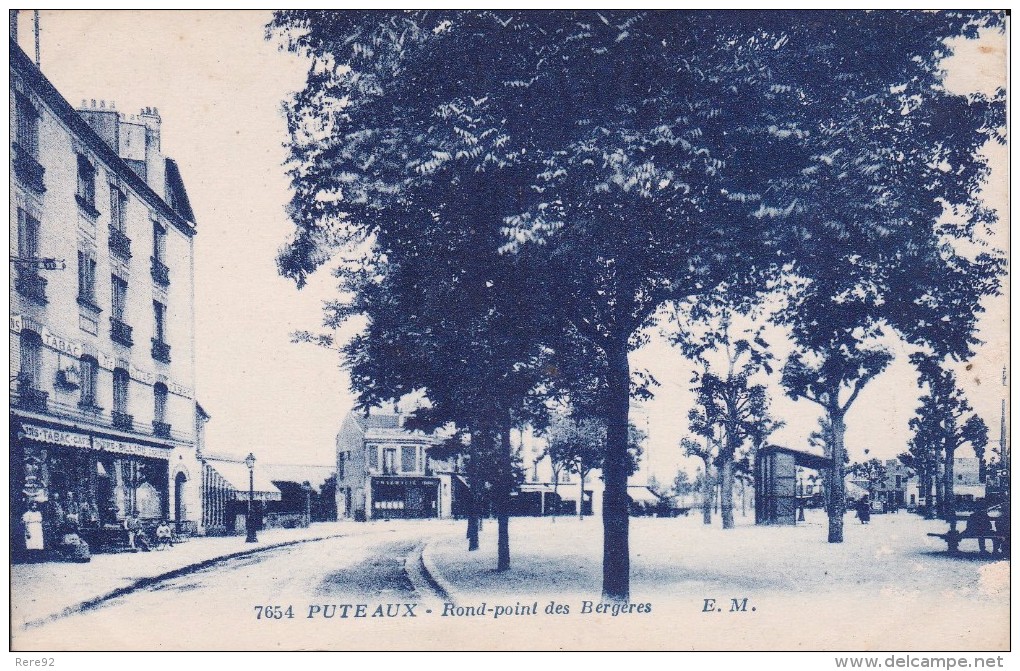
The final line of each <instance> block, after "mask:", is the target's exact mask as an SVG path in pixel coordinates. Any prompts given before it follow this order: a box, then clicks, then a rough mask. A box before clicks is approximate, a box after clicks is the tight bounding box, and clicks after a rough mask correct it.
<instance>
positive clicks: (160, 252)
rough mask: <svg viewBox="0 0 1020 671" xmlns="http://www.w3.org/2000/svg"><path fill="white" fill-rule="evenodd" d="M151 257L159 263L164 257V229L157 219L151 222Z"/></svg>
mask: <svg viewBox="0 0 1020 671" xmlns="http://www.w3.org/2000/svg"><path fill="white" fill-rule="evenodd" d="M152 258H153V260H155V261H158V262H159V263H163V260H164V258H166V229H165V228H164V227H163V225H162V224H160V223H159V222H158V221H154V222H152Z"/></svg>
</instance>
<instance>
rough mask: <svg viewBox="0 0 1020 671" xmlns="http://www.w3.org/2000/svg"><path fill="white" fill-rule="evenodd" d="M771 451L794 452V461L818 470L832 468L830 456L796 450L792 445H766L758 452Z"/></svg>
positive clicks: (799, 464)
mask: <svg viewBox="0 0 1020 671" xmlns="http://www.w3.org/2000/svg"><path fill="white" fill-rule="evenodd" d="M769 452H785V453H786V454H792V455H793V462H794V463H795V464H796V465H798V466H805V467H807V468H813V469H816V470H819V469H823V468H830V467H831V466H832V459H829V458H828V457H823V456H822V455H820V454H814V453H812V452H805V451H803V450H795V449H793V448H792V447H783V446H782V445H766V446H765V447H762V448H761V449H759V450H758V454H766V453H769Z"/></svg>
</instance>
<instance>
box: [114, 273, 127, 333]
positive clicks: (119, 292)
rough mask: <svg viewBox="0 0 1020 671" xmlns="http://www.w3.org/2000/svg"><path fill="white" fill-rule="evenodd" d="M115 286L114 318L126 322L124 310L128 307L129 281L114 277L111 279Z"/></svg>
mask: <svg viewBox="0 0 1020 671" xmlns="http://www.w3.org/2000/svg"><path fill="white" fill-rule="evenodd" d="M111 281H112V286H113V300H112V303H113V306H112V307H113V318H114V319H116V320H117V321H121V322H122V321H124V310H125V308H126V307H127V288H128V283H127V280H125V279H123V278H120V277H117V276H116V275H113V276H112V277H111Z"/></svg>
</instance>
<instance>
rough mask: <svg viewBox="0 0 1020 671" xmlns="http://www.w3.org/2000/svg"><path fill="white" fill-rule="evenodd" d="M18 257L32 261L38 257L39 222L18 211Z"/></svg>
mask: <svg viewBox="0 0 1020 671" xmlns="http://www.w3.org/2000/svg"><path fill="white" fill-rule="evenodd" d="M18 256H20V257H21V258H23V259H34V258H37V257H38V256H39V220H38V219H36V218H35V217H33V216H32V215H30V214H29V213H28V212H25V211H24V210H22V209H19V210H18Z"/></svg>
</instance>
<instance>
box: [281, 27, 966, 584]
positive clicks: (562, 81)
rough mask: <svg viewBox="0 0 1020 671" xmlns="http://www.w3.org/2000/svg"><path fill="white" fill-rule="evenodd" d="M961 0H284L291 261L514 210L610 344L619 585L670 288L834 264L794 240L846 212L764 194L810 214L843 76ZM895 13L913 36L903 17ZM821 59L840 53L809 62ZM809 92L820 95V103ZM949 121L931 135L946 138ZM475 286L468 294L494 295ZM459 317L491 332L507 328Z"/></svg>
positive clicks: (567, 311) (612, 579) (893, 48)
mask: <svg viewBox="0 0 1020 671" xmlns="http://www.w3.org/2000/svg"><path fill="white" fill-rule="evenodd" d="M887 16H890V17H892V18H886V17H887ZM958 16H962V15H957V14H954V15H952V17H954V18H953V19H952V20H951V21H944V20H943V19H942V17H941V15H940V16H939V17H936V18H932V19H930V20H929V19H928V18H927V17H925V16H923V15H922V13H920V12H917V13H914V14H909V13H908V14H903V15H900V14H897V15H887V13H873V14H872V15H867V14H855V15H853V17H854V19H853V20H849V19H848V18H847V16H845V15H843V14H840V15H824V14H805V15H798V14H789V13H774V14H757V13H756V14H754V15H750V16H749V15H748V14H746V13H743V14H742V13H731V12H698V13H687V12H668V13H666V12H662V13H640V12H638V13H635V12H555V13H553V12H545V13H541V12H524V11H518V12H404V13H399V14H398V13H370V14H362V13H354V12H343V13H332V14H327V13H313V12H297V11H286V12H279V13H277V15H276V16H275V18H274V23H273V29H275V30H276V31H277V32H280V33H282V34H283V35H284V36H285V37H287V38H289V41H288V43H287V46H288V47H289V48H291V49H292V50H295V51H299V52H301V53H304V54H306V55H308V56H309V57H310V59H311V60H312V67H311V68H310V71H309V77H308V83H307V86H306V88H305V90H304V91H301V92H299V93H298V94H296V95H295V96H294V98H293V99H292V100H291V101H290V103H289V105H288V109H287V111H288V122H289V125H290V129H291V135H292V143H291V154H292V163H291V170H290V175H291V178H292V185H293V189H294V198H293V200H292V203H291V213H290V214H291V218H292V220H293V221H294V223H295V227H296V231H295V235H294V238H293V240H292V241H291V243H290V244H289V245H288V246H287V248H285V250H284V251H283V253H282V254H281V257H280V261H281V269H282V271H283V272H284V273H285V274H287V275H289V276H292V277H295V278H296V279H297V280H298V282H299V283H300V282H301V281H303V278H304V277H305V276H306V275H307V274H308V273H309V272H312V271H313V270H314V269H315V268H316V267H317V266H318V265H319V264H321V263H323V262H324V261H325V259H326V258H328V251H326V250H329V249H331V248H335V247H336V246H346V247H347V248H348V249H349V250H350V249H359V248H361V247H363V246H364V245H366V244H367V245H372V246H373V248H374V249H376V250H378V254H377V260H378V261H380V263H384V262H388V260H389V255H390V253H391V252H394V251H396V250H398V249H400V248H401V247H402V246H404V245H415V244H417V243H418V242H419V241H420V239H421V238H422V237H423V236H425V235H427V234H428V232H429V229H428V225H429V221H430V220H431V218H433V217H436V218H438V219H439V220H440V221H441V222H444V223H450V224H451V226H455V230H457V229H462V230H470V229H471V227H472V226H479V227H480V228H481V230H482V231H483V232H486V234H487V233H488V232H491V231H492V227H493V223H492V222H500V226H501V228H502V230H501V231H500V232H501V233H502V234H503V236H504V240H503V243H504V244H503V245H502V246H500V247H499V248H498V251H501V252H503V253H504V254H509V255H515V256H516V255H520V254H521V253H524V252H527V251H528V250H531V251H533V252H534V253H535V254H536V255H538V256H540V257H541V261H540V262H539V263H537V264H532V263H528V264H526V267H527V268H528V269H530V270H533V271H534V270H535V269H536V268H541V269H542V271H544V272H545V273H546V275H545V278H546V279H545V281H544V282H540V283H538V284H539V286H543V287H548V288H550V289H551V290H552V292H553V293H554V295H555V296H556V297H557V302H556V311H555V316H556V317H557V319H559V320H560V321H561V322H562V326H561V328H560V329H559V331H560V332H563V331H569V332H570V333H571V334H572V335H574V336H576V338H577V340H578V341H579V342H582V343H583V344H584V346H585V347H586V348H587V349H588V350H589V351H591V352H592V353H594V355H595V356H594V358H593V359H592V360H591V361H590V365H591V371H590V375H591V377H592V378H593V379H595V380H597V381H598V384H599V387H600V388H602V389H604V391H605V393H604V394H602V395H601V396H600V408H599V415H600V416H601V418H602V420H603V421H604V424H605V426H606V430H607V440H606V448H605V459H604V469H603V473H604V477H605V481H606V489H605V497H604V505H603V524H604V533H603V540H604V545H603V593H604V596H605V598H607V599H612V600H626V599H627V598H628V596H629V533H628V516H627V507H628V500H627V495H626V473H627V470H628V467H627V462H628V456H627V454H628V442H629V441H628V427H629V403H630V393H631V383H632V379H631V378H632V375H631V369H630V361H629V353H630V351H631V350H632V349H633V348H635V347H637V346H639V345H640V344H641V342H642V336H641V333H642V331H643V329H645V328H646V327H647V326H649V325H650V324H651V322H652V321H653V320H654V317H655V315H656V313H657V311H658V310H659V308H660V307H661V306H662V305H663V304H664V303H666V302H669V301H673V300H686V299H688V298H689V297H692V296H693V297H697V296H704V295H709V294H711V292H712V291H713V290H714V289H715V287H717V286H719V285H720V284H721V283H727V286H729V287H730V290H731V291H738V290H739V291H744V290H747V291H754V290H755V288H756V287H757V288H761V287H760V286H757V285H759V284H760V281H759V280H760V279H761V278H765V277H768V276H770V275H771V274H773V273H774V272H775V271H776V270H778V269H780V268H784V267H786V265H787V264H794V266H795V267H794V268H793V269H792V271H793V272H795V273H797V274H799V275H800V276H803V277H808V278H814V277H816V276H817V275H818V272H817V271H818V268H819V267H824V266H825V263H824V262H820V263H819V264H818V265H817V266H816V265H814V263H813V262H804V261H805V260H804V259H802V258H800V257H802V256H804V255H807V256H810V255H812V254H816V253H817V250H816V249H815V248H810V249H807V250H802V249H801V247H800V246H798V244H797V243H799V242H803V241H804V239H805V238H804V235H803V234H804V232H805V231H809V233H810V234H811V235H812V236H813V237H812V238H811V239H812V240H814V241H816V243H817V244H820V245H822V247H821V249H823V250H824V241H825V240H826V239H827V238H828V237H832V236H833V235H838V234H839V231H835V229H831V228H826V226H827V220H823V221H822V222H819V224H813V225H811V226H805V225H804V223H803V222H802V221H801V220H800V219H797V220H796V221H792V220H791V221H784V220H781V217H772V216H771V215H772V213H779V214H783V213H785V212H787V211H788V210H789V212H790V213H791V214H796V215H798V217H799V216H800V215H801V214H803V212H805V211H806V210H805V209H804V208H801V207H800V206H799V205H798V202H796V201H797V196H791V195H790V194H794V193H800V192H801V191H803V190H805V188H807V193H808V194H809V195H810V194H812V193H815V192H817V191H820V190H823V189H821V188H818V189H816V190H815V192H812V191H810V188H811V187H812V181H811V180H813V179H814V180H815V181H817V179H815V178H814V177H812V176H811V174H810V173H805V172H804V171H805V170H807V169H810V168H812V167H817V164H819V163H823V164H824V162H825V160H824V157H823V158H822V159H817V160H813V159H812V157H814V156H816V152H818V151H820V150H821V149H824V147H821V145H820V144H818V143H816V142H814V138H815V135H816V131H818V132H819V133H822V134H824V133H823V131H824V129H825V128H826V127H827V126H826V124H827V123H828V122H829V121H830V120H831V119H833V117H834V116H838V114H840V113H841V112H842V110H843V109H844V107H843V106H840V105H838V104H833V103H834V102H835V103H839V101H840V100H841V99H842V98H841V96H843V97H849V98H850V99H856V98H857V93H858V91H864V95H865V96H867V95H868V94H872V93H874V92H876V91H878V92H881V91H885V90H886V89H888V88H889V87H890V86H893V85H898V84H899V83H900V75H901V74H902V72H904V71H907V70H908V69H909V64H910V63H911V62H912V61H911V60H910V59H911V58H913V57H914V56H915V55H916V54H917V52H918V49H916V48H915V43H917V42H919V41H920V42H921V45H922V46H925V45H927V42H923V41H921V38H919V37H918V36H922V37H924V38H927V37H930V36H931V35H932V34H933V33H936V32H938V31H936V30H934V29H931V28H930V26H929V24H938V23H939V21H943V22H944V23H947V24H949V26H950V27H948V28H947V27H941V28H940V29H941V31H942V32H940V33H938V39H939V42H938V44H940V45H941V39H942V37H944V36H946V35H948V34H956V33H957V32H959V30H958V28H959V27H960V25H966V20H965V18H960V19H957V18H955V17H958ZM918 17H920V18H918ZM926 21H927V23H926ZM897 22H902V24H903V25H904V26H906V27H907V28H909V29H908V30H901V23H897ZM923 29H927V31H926V30H923ZM893 32H895V34H896V35H897V37H898V39H896V40H891V39H888V36H889V35H890V34H891V33H893ZM908 38H909V39H910V40H912V41H910V42H909V43H908ZM904 45H906V47H904ZM883 50H884V51H883ZM900 50H902V51H904V52H909V53H906V55H903V56H902V57H901V56H900V55H899V51H900ZM862 53H863V54H866V55H867V57H864V58H862V57H861V54H862ZM922 53H924V52H922ZM892 57H895V58H896V59H897V60H895V62H894V63H893V64H892V65H895V66H898V67H891V64H890V62H889V59H890V58H892ZM930 60H931V59H928V60H924V59H923V58H922V62H923V63H924V64H926V65H927V64H928V63H929V61H930ZM819 63H822V64H823V65H824V66H825V67H826V68H829V69H831V71H832V73H831V74H832V75H833V76H831V77H824V76H816V73H817V72H818V69H819ZM465 64H468V67H467V68H466V67H465ZM855 69H861V70H864V71H866V74H863V75H859V76H856V79H853V78H851V80H850V84H855V83H857V82H858V81H860V82H863V83H866V84H868V85H869V86H870V88H868V87H863V86H862V87H854V88H853V91H852V93H853V94H854V95H852V96H847V93H846V91H845V90H843V89H844V88H846V89H847V90H849V89H850V88H851V87H850V86H849V85H848V84H847V81H848V80H847V75H848V74H851V75H852V73H854V72H855V71H856V70H855ZM465 71H467V72H470V73H471V75H470V76H465ZM929 80H930V78H928V79H925V80H924V81H923V82H921V83H920V84H919V85H918V89H919V90H920V91H921V93H920V94H919V95H922V94H923V95H927V88H926V86H927V85H928V83H929ZM906 81H907V82H909V83H911V84H912V83H913V81H914V80H912V79H910V78H909V77H907V79H906ZM834 82H836V83H837V85H835V86H833V83H834ZM865 89H867V90H865ZM913 94H914V90H913V89H911V90H910V92H909V94H908V96H907V97H908V98H909V96H910V95H913ZM876 95H877V94H876ZM887 98H888V96H886V99H887ZM900 102H902V101H900ZM968 110H969V108H966V109H964V113H958V114H957V115H956V116H961V115H964V116H965V113H968ZM865 111H867V112H869V113H872V114H873V113H876V112H877V113H880V114H885V113H886V112H887V111H888V109H887V108H885V107H881V106H878V105H876V106H875V107H874V108H872V109H869V110H865ZM809 112H810V113H813V114H815V115H816V118H810V119H805V118H804V115H806V114H808V113H809ZM953 119H954V121H955V119H956V117H953ZM809 122H810V123H809ZM862 125H865V126H866V124H862ZM935 125H936V126H940V125H939V124H935ZM801 126H804V128H802V127H801ZM819 129H821V131H819ZM864 130H868V131H871V134H870V135H869V136H868V137H874V138H878V139H879V140H880V139H881V137H879V136H880V134H879V133H877V132H874V129H869V128H865V129H864ZM936 134H937V133H932V132H929V134H928V135H925V136H924V137H923V138H922V140H921V141H922V142H926V141H932V143H933V144H934V143H935V140H936V138H934V137H932V136H933V135H936ZM939 140H940V141H941V139H939ZM854 141H855V142H857V141H861V140H860V139H859V138H857V137H855V138H854ZM867 142H871V140H870V139H869V140H867ZM867 142H865V144H866V143H867ZM950 158H955V154H954V155H953V156H951V157H950ZM923 162H924V161H922V163H923ZM914 163H915V162H914V161H913V160H908V161H905V162H901V164H902V165H904V166H906V167H909V168H913V167H914ZM952 165H956V164H955V163H952ZM960 165H963V164H960ZM965 172H966V174H961V175H953V177H952V180H956V179H957V178H964V181H967V180H969V179H970V175H971V173H972V172H973V171H969V172H967V171H966V170H965ZM854 174H855V176H856V173H854ZM763 176H767V177H768V179H764V178H763ZM879 177H880V178H884V177H885V175H880V176H879ZM949 181H951V179H950V178H949V177H943V178H942V179H941V182H939V184H942V183H948V182H949ZM781 186H785V187H786V189H785V190H784V189H783V188H780V187H781ZM805 200H808V201H810V200H811V198H809V197H808V196H805ZM815 200H824V197H822V196H819V197H817V198H815ZM791 201H795V202H794V204H793V205H790V203H791ZM812 207H813V202H812ZM809 209H810V208H809ZM755 213H758V214H759V216H757V217H756V216H753V215H754V214H755ZM766 217H770V218H773V219H775V220H776V225H770V223H771V222H765V221H764V219H765V218H766ZM479 222H484V223H479ZM383 234H385V238H386V240H385V241H383V240H381V239H380V238H381V237H383ZM483 249H485V250H489V249H491V248H490V247H489V246H487V245H486V246H484V247H483ZM867 258H871V257H870V256H869V257H867ZM798 260H799V261H801V263H799V264H798V263H796V262H797V261H798ZM383 269H384V270H385V268H383ZM427 272H431V271H427ZM378 274H379V273H378V269H377V268H373V269H371V271H370V272H369V273H368V275H369V277H370V278H374V277H376V276H377V275H378ZM906 276H907V275H906V274H903V275H902V277H906ZM409 279H410V278H409ZM480 279H484V280H486V281H488V280H487V278H484V277H483V278H480ZM474 286H475V288H474V289H473V290H471V292H469V295H484V293H485V292H484V291H482V289H481V288H480V287H479V286H477V285H474ZM520 289H521V288H520V287H519V286H517V285H515V284H514V283H504V284H500V285H499V292H500V293H501V294H503V295H507V296H517V297H518V298H520V297H521V296H522V295H523V296H527V294H522V293H520ZM504 292H508V293H506V294H504ZM936 300H937V299H936ZM522 302H524V303H527V302H528V301H527V300H524V301H522ZM481 303H482V304H484V301H482V302H481ZM450 304H451V303H447V305H450ZM939 304H940V305H941V303H939ZM496 312H497V313H499V314H501V311H499V310H497V311H496ZM916 313H917V311H916V310H915V311H914V314H916ZM487 314H489V313H488V312H487V311H481V312H478V313H476V314H475V315H474V319H473V320H468V321H469V322H471V323H476V322H477V321H478V319H481V318H483V317H484V316H485V315H487ZM939 316H941V315H939ZM482 323H483V324H487V323H488V322H486V321H485V320H484V319H482ZM466 332H467V333H469V334H470V335H471V337H474V336H483V338H482V340H481V342H485V340H484V336H486V335H489V336H493V335H495V337H496V342H499V337H500V334H498V333H497V332H496V330H495V329H486V328H473V329H466ZM535 332H536V333H541V332H542V330H541V329H539V330H536V331H535ZM554 338H555V336H553V335H549V339H550V340H553V339H554ZM537 339H538V340H541V339H542V338H541V337H539V338H537ZM451 342H452V340H451ZM495 349H496V350H499V349H500V348H495ZM556 354H557V355H559V354H561V352H559V351H557V352H556ZM530 356H531V355H530V354H529V356H528V357H516V356H514V357H506V358H505V359H504V358H500V362H501V363H505V362H508V361H514V362H515V363H517V364H520V363H521V362H522V361H521V360H522V359H523V360H524V361H527V360H528V359H529V358H530ZM481 360H487V359H486V358H485V357H482V358H481ZM495 369H496V370H499V371H500V372H501V374H503V373H507V372H508V371H510V370H514V371H516V369H515V368H513V367H510V368H508V367H506V366H496V367H495ZM497 381H498V380H497ZM485 393H486V394H489V393H501V390H499V389H496V390H495V391H494V392H490V390H488V389H487V390H486V392H485ZM504 395H505V394H504ZM515 405H516V403H514V404H510V403H508V404H506V406H509V407H513V406H515ZM503 409H504V404H500V412H499V413H497V414H498V415H499V421H497V422H495V424H497V425H498V426H503V425H505V423H506V420H505V416H506V414H505V413H503ZM483 433H484V432H483ZM501 454H502V453H501Z"/></svg>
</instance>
